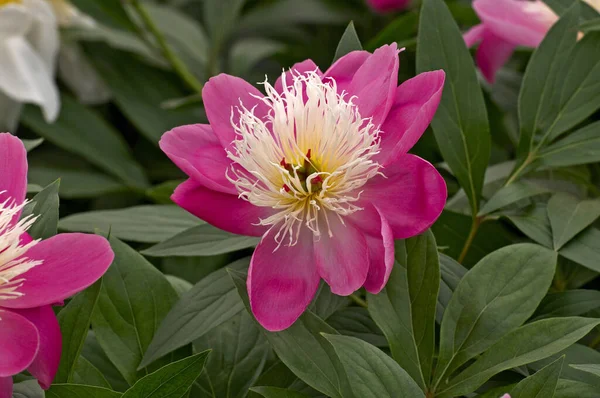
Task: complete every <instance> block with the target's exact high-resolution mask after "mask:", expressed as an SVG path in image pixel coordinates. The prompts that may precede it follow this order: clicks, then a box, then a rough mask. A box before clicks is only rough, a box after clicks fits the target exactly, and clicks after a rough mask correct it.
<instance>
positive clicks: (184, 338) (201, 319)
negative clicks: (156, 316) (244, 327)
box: [140, 258, 250, 367]
mask: <svg viewBox="0 0 600 398" xmlns="http://www.w3.org/2000/svg"><path fill="white" fill-rule="evenodd" d="M249 263H250V261H249V259H248V258H246V259H242V260H239V261H236V262H234V263H232V264H230V265H229V267H230V268H232V269H235V270H245V269H247V268H248V265H249ZM243 310H244V304H243V303H242V302H241V301H240V298H239V295H238V293H237V290H236V288H235V286H234V285H233V283H232V282H231V278H230V277H229V275H228V273H227V270H226V269H224V268H222V269H219V270H217V271H215V272H213V273H212V274H210V275H208V276H207V277H206V278H204V279H202V280H200V282H198V283H197V284H196V285H195V286H194V287H193V288H192V289H190V290H189V291H187V292H186V293H184V294H183V295H182V296H181V298H180V299H179V301H178V302H177V303H176V304H175V305H174V306H173V308H171V310H170V311H169V313H168V314H167V316H166V317H165V318H164V320H163V321H162V323H161V324H160V327H159V328H158V330H157V332H156V334H155V335H154V339H153V340H152V343H151V344H150V346H149V347H148V350H147V351H146V354H145V355H144V360H143V361H142V363H141V364H140V366H142V367H143V366H147V365H149V364H150V363H152V362H153V361H155V360H156V359H158V358H160V357H162V356H163V355H166V354H168V353H169V352H171V351H173V350H175V349H177V348H179V347H182V346H184V345H186V344H188V343H191V342H192V341H194V340H196V339H199V338H200V337H202V336H203V335H204V334H206V333H208V332H210V331H211V330H212V329H213V328H215V327H217V326H219V325H220V324H222V323H223V322H226V321H228V320H229V319H231V318H233V317H234V316H235V315H236V314H238V313H239V312H241V311H243Z"/></svg>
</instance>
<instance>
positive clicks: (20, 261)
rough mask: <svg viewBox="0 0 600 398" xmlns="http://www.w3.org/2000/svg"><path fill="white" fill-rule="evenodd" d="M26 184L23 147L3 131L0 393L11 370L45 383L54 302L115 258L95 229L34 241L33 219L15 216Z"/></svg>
mask: <svg viewBox="0 0 600 398" xmlns="http://www.w3.org/2000/svg"><path fill="white" fill-rule="evenodd" d="M26 190H27V154H26V152H25V147H24V146H23V144H22V142H21V141H20V140H19V139H17V138H16V137H13V136H12V135H10V134H6V133H4V134H0V358H1V359H0V398H10V397H12V376H13V375H15V374H17V373H20V372H22V371H24V370H25V369H27V370H28V371H29V372H30V373H31V374H32V375H33V376H35V377H36V378H37V379H38V381H39V383H40V385H41V386H42V387H43V388H45V389H47V388H48V387H50V384H51V383H52V380H53V379H54V376H55V374H56V371H57V370H58V364H59V361H60V354H61V348H62V340H61V335H60V328H59V326H58V321H57V320H56V317H55V316H54V312H53V311H52V307H51V306H52V305H53V304H56V303H59V302H62V301H63V300H64V299H66V298H68V297H70V296H72V295H73V294H75V293H77V292H79V291H81V290H83V289H85V288H86V287H88V286H90V285H91V284H92V283H94V282H95V281H96V280H98V279H99V278H100V277H101V276H102V275H103V274H104V272H105V271H106V270H107V269H108V267H109V266H110V264H111V263H112V260H113V257H114V255H113V252H112V250H111V248H110V246H109V244H108V242H107V241H106V239H104V238H103V237H101V236H97V235H85V234H60V235H56V236H54V237H52V238H50V239H46V240H43V241H40V240H33V239H32V238H31V237H30V236H29V235H28V234H27V229H28V228H29V227H30V226H31V225H32V224H33V222H34V221H35V219H34V218H32V217H24V218H23V219H21V220H19V217H20V215H21V211H22V210H23V207H24V205H25V204H26V202H25V193H26Z"/></svg>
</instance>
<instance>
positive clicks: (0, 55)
mask: <svg viewBox="0 0 600 398" xmlns="http://www.w3.org/2000/svg"><path fill="white" fill-rule="evenodd" d="M0 71H1V72H2V73H0V91H3V92H4V93H5V94H7V95H8V96H9V97H11V98H13V99H15V100H17V101H20V102H33V103H35V104H38V105H40V106H41V107H42V110H43V112H44V117H45V118H46V120H47V121H49V122H51V121H54V120H55V119H56V117H57V116H58V111H59V108H60V99H59V96H58V89H57V88H56V86H55V84H54V80H53V78H52V75H51V74H50V73H49V72H48V69H47V67H46V65H45V63H44V62H43V61H42V59H41V58H40V56H39V55H38V54H36V53H35V52H34V51H33V49H32V48H31V46H30V45H29V43H27V41H26V40H25V39H24V38H22V37H11V38H9V39H6V40H4V41H2V42H1V43H0Z"/></svg>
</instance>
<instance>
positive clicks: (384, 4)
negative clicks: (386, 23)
mask: <svg viewBox="0 0 600 398" xmlns="http://www.w3.org/2000/svg"><path fill="white" fill-rule="evenodd" d="M367 2H368V3H369V6H371V8H372V9H374V10H376V11H378V12H391V11H398V10H404V9H405V8H407V7H408V6H409V5H410V3H411V2H412V0H367Z"/></svg>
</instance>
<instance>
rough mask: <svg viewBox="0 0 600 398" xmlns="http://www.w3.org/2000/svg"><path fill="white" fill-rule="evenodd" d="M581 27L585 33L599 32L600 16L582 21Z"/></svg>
mask: <svg viewBox="0 0 600 398" xmlns="http://www.w3.org/2000/svg"><path fill="white" fill-rule="evenodd" d="M579 28H580V29H581V31H582V32H584V33H588V32H598V31H600V18H594V19H591V20H588V21H585V22H582V23H581V25H579Z"/></svg>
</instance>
